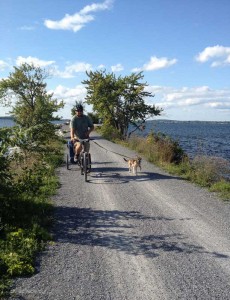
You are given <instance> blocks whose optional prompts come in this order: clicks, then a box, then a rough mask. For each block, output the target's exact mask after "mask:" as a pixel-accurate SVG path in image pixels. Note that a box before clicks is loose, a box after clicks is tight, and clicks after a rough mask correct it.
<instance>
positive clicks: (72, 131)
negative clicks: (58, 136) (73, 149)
mask: <svg viewBox="0 0 230 300" xmlns="http://www.w3.org/2000/svg"><path fill="white" fill-rule="evenodd" d="M70 139H71V141H73V140H74V128H73V127H71V128H70Z"/></svg>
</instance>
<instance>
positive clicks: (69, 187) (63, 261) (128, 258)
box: [10, 132, 230, 300]
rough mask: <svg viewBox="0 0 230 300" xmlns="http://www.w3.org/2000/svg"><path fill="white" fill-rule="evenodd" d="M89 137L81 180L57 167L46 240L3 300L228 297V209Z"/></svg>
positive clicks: (75, 170)
mask: <svg viewBox="0 0 230 300" xmlns="http://www.w3.org/2000/svg"><path fill="white" fill-rule="evenodd" d="M92 137H93V138H94V140H93V141H91V154H92V172H91V175H90V176H89V182H85V181H84V178H83V176H82V175H81V174H80V171H79V169H78V167H76V166H73V165H71V166H70V170H67V168H66V165H65V164H63V166H61V167H60V168H59V169H58V175H59V176H60V182H61V187H60V189H59V190H58V193H57V195H56V196H55V197H54V199H53V200H54V203H55V212H54V216H55V226H54V228H53V237H54V241H53V242H52V243H50V245H49V246H48V247H47V248H46V251H45V252H43V253H42V255H41V256H40V258H39V261H38V263H37V272H36V274H35V275H33V276H32V277H30V278H19V279H17V280H16V281H15V284H14V287H13V289H12V291H11V298H10V299H18V300H19V299H24V300H48V299H50V300H63V299H66V300H70V299H72V300H74V299H81V300H92V299H93V300H99V299H106V300H107V299H112V300H122V299H126V300H136V299H138V300H140V299H143V300H146V299H148V300H151V299H156V300H160V299H165V300H166V299H167V300H173V299H189V300H191V299H199V300H201V299H205V300H207V299H222V300H223V299H226V300H227V299H230V234H229V232H230V204H229V203H224V202H222V201H221V200H219V199H217V198H215V195H214V194H211V193H209V192H207V191H206V190H205V189H202V188H199V187H197V186H195V185H193V184H191V183H189V182H186V181H184V180H181V179H180V178H177V177H173V176H170V175H168V174H166V173H164V172H163V171H161V170H160V169H158V168H156V167H155V166H154V165H151V164H150V163H147V162H146V161H145V160H143V161H142V171H141V172H138V175H137V176H135V175H132V174H130V173H129V172H128V167H127V163H126V162H125V161H124V160H123V157H122V156H127V157H132V156H134V155H135V153H134V152H132V151H131V150H128V149H126V148H124V147H122V146H120V145H116V144H114V143H111V142H109V141H106V140H104V139H103V138H101V137H100V136H99V135H98V134H97V133H95V132H93V133H92ZM66 151H67V149H66ZM118 153H119V154H121V155H118Z"/></svg>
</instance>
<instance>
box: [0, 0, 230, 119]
mask: <svg viewBox="0 0 230 300" xmlns="http://www.w3.org/2000/svg"><path fill="white" fill-rule="evenodd" d="M229 16H230V1H229V0H203V1H201V0H142V1H140V0H95V1H88V0H46V1H40V0H20V1H19V0H0V37H1V38H0V79H2V78H6V77H8V76H9V73H10V72H12V70H13V66H19V65H20V64H21V63H23V62H29V63H30V62H33V63H34V64H35V65H39V66H41V67H44V68H47V69H48V70H49V71H50V73H51V74H52V76H51V78H49V79H48V80H47V84H48V86H47V88H48V90H49V91H52V92H53V93H54V96H55V97H57V98H60V99H64V101H65V108H64V109H63V110H62V111H60V113H59V115H61V116H63V117H64V118H69V117H70V110H71V108H72V106H73V104H74V103H75V101H76V100H84V97H85V94H86V90H85V86H84V85H82V83H81V82H82V80H84V79H87V76H86V73H85V72H86V71H87V70H93V71H95V70H99V69H105V70H106V71H107V72H114V73H115V74H116V76H120V75H121V76H125V75H130V74H131V73H132V72H139V71H143V75H144V81H145V82H147V83H148V88H147V89H148V91H151V92H152V93H153V94H154V95H155V97H154V98H151V99H146V102H147V103H154V104H156V105H157V106H159V107H162V108H163V109H164V111H163V114H162V118H164V119H171V120H201V121H202V120H204V121H230V33H229V28H230V17H229ZM86 110H87V111H91V108H90V107H89V106H86ZM6 112H7V109H6V108H3V107H2V106H1V107H0V116H3V115H5V114H6Z"/></svg>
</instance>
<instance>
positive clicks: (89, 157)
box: [87, 153, 91, 173]
mask: <svg viewBox="0 0 230 300" xmlns="http://www.w3.org/2000/svg"><path fill="white" fill-rule="evenodd" d="M87 170H88V173H89V172H91V154H90V153H88V167H87Z"/></svg>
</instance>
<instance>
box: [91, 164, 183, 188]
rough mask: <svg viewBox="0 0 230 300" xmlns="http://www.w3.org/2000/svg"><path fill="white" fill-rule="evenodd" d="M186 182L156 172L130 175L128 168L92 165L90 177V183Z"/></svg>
mask: <svg viewBox="0 0 230 300" xmlns="http://www.w3.org/2000/svg"><path fill="white" fill-rule="evenodd" d="M99 179H100V180H99ZM166 179H167V180H169V179H177V180H184V179H182V178H180V177H176V176H170V175H163V174H159V173H154V172H140V171H139V172H137V175H134V174H132V173H129V171H128V169H127V168H121V167H107V166H103V167H101V166H100V167H98V166H97V165H96V166H95V165H94V164H92V171H91V174H90V177H89V182H90V183H95V184H96V183H100V184H102V183H113V184H118V183H129V182H130V181H150V180H166Z"/></svg>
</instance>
